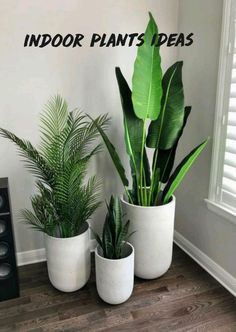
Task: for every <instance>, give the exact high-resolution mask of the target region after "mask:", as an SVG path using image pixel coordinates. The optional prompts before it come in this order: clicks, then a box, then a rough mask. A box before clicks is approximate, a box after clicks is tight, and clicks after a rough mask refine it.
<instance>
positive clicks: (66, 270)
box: [45, 223, 91, 292]
mask: <svg viewBox="0 0 236 332" xmlns="http://www.w3.org/2000/svg"><path fill="white" fill-rule="evenodd" d="M45 247H46V256H47V266H48V275H49V279H50V281H51V283H52V285H53V286H54V287H55V288H57V289H59V290H60V291H63V292H73V291H76V290H78V289H80V288H81V287H83V286H84V285H85V284H86V283H87V281H88V279H89V276H90V271H91V257H90V232H89V226H88V224H87V223H85V225H84V226H83V229H82V231H81V233H80V234H79V235H77V236H74V237H70V238H56V237H52V236H49V235H47V234H45Z"/></svg>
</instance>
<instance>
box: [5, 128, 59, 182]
mask: <svg viewBox="0 0 236 332" xmlns="http://www.w3.org/2000/svg"><path fill="white" fill-rule="evenodd" d="M0 135H1V136H2V137H4V138H7V139H9V140H10V141H12V142H13V143H15V144H16V145H17V147H18V150H19V154H20V156H22V157H23V159H24V162H25V165H26V168H27V169H28V170H29V171H31V172H32V174H33V175H35V176H36V177H37V178H39V179H40V180H42V181H44V182H46V183H48V184H49V185H52V184H53V181H54V173H53V171H52V169H51V168H50V167H49V165H48V162H47V161H46V160H45V159H44V158H43V156H42V155H41V154H40V153H39V152H38V151H37V150H36V148H34V147H33V145H32V144H31V143H30V142H29V141H27V140H23V139H20V138H19V137H17V136H16V135H14V134H13V133H11V132H10V131H8V130H6V129H1V128H0Z"/></svg>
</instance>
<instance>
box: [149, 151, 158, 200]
mask: <svg viewBox="0 0 236 332" xmlns="http://www.w3.org/2000/svg"><path fill="white" fill-rule="evenodd" d="M157 157H158V150H157V149H156V150H155V152H154V160H153V165H152V178H151V186H150V194H149V205H152V198H153V197H152V196H153V192H152V191H153V186H154V180H155V169H156V163H157ZM158 194H159V185H158V191H157V196H158Z"/></svg>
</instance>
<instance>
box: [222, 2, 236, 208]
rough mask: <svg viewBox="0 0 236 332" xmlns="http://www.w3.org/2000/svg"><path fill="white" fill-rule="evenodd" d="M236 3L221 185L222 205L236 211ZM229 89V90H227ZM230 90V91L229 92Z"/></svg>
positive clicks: (230, 53) (231, 34)
mask: <svg viewBox="0 0 236 332" xmlns="http://www.w3.org/2000/svg"><path fill="white" fill-rule="evenodd" d="M235 3H236V1H235V0H233V1H232V3H231V10H230V27H229V44H228V57H227V58H228V59H227V62H228V71H229V78H228V82H227V76H226V82H225V98H226V101H227V96H229V97H228V105H227V107H226V114H225V115H224V118H223V120H224V121H225V122H226V124H225V125H226V139H225V149H224V150H225V151H224V159H223V176H222V183H221V197H220V198H221V201H222V203H224V204H226V205H228V206H229V207H232V208H233V209H235V210H236V38H235V37H236V10H235V9H236V6H235ZM227 87H228V88H227ZM227 90H228V91H227ZM223 125H224V123H223Z"/></svg>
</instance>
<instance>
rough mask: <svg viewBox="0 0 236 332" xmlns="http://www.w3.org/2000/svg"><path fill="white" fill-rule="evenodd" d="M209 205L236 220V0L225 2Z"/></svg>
mask: <svg viewBox="0 0 236 332" xmlns="http://www.w3.org/2000/svg"><path fill="white" fill-rule="evenodd" d="M213 139H214V142H213V156H212V165H211V181H210V191H209V199H208V200H207V203H208V207H209V208H210V209H212V210H214V211H216V212H219V214H221V215H223V216H225V217H229V219H230V220H232V221H233V222H235V223H236V0H225V1H224V13H223V23H222V36H221V47H220V63H219V74H218V89H217V105H216V117H215V130H214V138H213Z"/></svg>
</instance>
